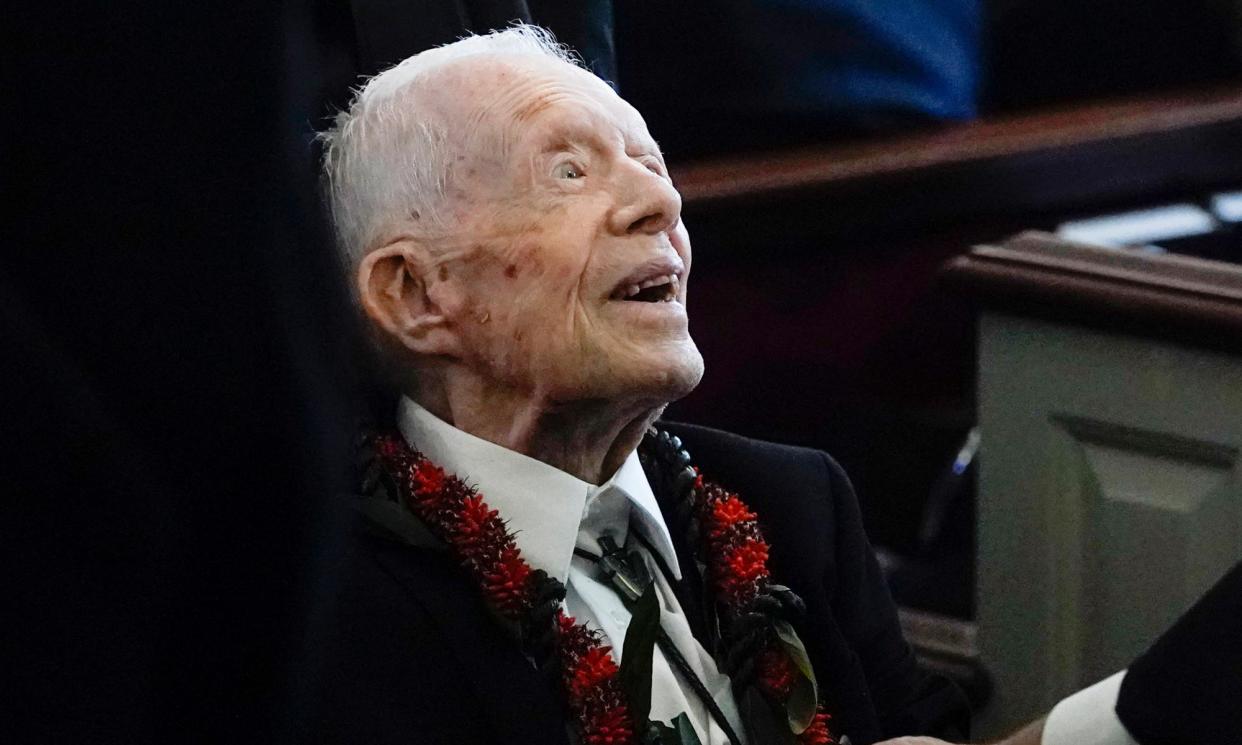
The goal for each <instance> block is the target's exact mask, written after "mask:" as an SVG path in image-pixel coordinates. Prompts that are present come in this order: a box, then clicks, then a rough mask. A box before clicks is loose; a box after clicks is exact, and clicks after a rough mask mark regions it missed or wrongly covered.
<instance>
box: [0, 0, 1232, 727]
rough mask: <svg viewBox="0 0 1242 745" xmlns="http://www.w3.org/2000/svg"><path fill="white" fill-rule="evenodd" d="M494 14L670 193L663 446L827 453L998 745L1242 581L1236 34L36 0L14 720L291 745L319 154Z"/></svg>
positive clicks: (326, 446) (10, 393)
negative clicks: (605, 97) (1199, 600)
mask: <svg viewBox="0 0 1242 745" xmlns="http://www.w3.org/2000/svg"><path fill="white" fill-rule="evenodd" d="M514 20H524V21H528V22H534V23H539V24H541V25H545V26H547V27H548V28H550V29H551V30H552V31H553V32H554V33H555V34H556V35H557V37H558V38H559V39H561V40H562V41H564V42H565V43H567V44H569V45H571V46H572V47H574V48H575V49H577V50H578V51H579V53H580V54H581V55H582V56H583V58H584V60H585V61H586V62H587V63H588V64H589V66H590V67H591V68H592V69H593V70H594V71H595V72H596V73H597V74H599V75H600V76H601V77H603V78H604V79H605V80H608V81H609V82H611V83H612V84H613V85H614V87H616V88H617V90H618V91H619V92H620V94H621V95H622V96H623V97H625V98H626V99H628V100H629V101H631V102H632V103H634V104H635V106H636V107H637V108H638V109H639V110H640V111H641V112H642V113H643V114H644V115H645V117H646V118H647V121H648V123H649V125H650V128H651V130H652V133H653V134H654V136H655V137H656V139H657V140H658V141H659V142H660V143H661V145H662V147H663V149H664V151H665V154H666V156H667V159H668V162H669V164H670V167H671V170H672V173H673V177H674V180H675V182H676V183H677V185H678V186H679V188H680V190H681V192H682V195H683V197H684V200H685V211H684V218H685V221H686V223H687V224H688V226H689V229H690V232H691V235H692V238H693V242H694V247H695V283H694V292H693V296H692V302H693V313H692V314H691V317H692V322H691V324H692V332H693V335H694V337H695V339H696V341H697V342H698V344H699V346H700V348H701V350H702V351H703V354H704V356H705V358H706V361H707V365H708V374H707V377H706V378H705V380H704V382H703V384H702V386H701V387H700V388H699V389H698V390H697V391H696V392H695V393H694V394H692V395H691V396H690V397H688V398H687V399H685V400H683V401H681V402H679V403H677V404H675V405H674V406H673V407H671V408H670V410H669V413H668V416H669V417H670V418H675V419H681V420H685V421H691V422H695V423H701V424H706V425H711V426H716V427H721V428H725V429H730V430H734V431H737V432H740V433H743V434H747V435H750V436H755V437H761V438H766V439H772V440H777V441H781V442H788V443H796V444H803V445H808V446H812V447H816V448H821V449H824V450H827V451H828V452H830V453H831V454H832V455H833V456H834V457H836V458H837V459H838V460H839V461H840V462H841V463H842V464H843V465H844V467H845V468H846V470H847V472H848V473H849V474H850V475H851V477H852V478H853V480H854V482H855V486H856V487H857V491H858V494H859V497H860V500H861V502H862V508H863V512H864V518H865V521H866V524H867V528H868V530H869V532H870V535H871V537H872V540H873V542H874V544H875V545H876V548H877V550H878V551H879V553H880V555H881V559H882V563H883V565H884V567H885V570H886V572H887V573H888V575H889V579H890V582H891V584H892V587H893V591H894V595H895V596H896V599H897V601H898V603H899V604H900V605H901V606H902V608H903V621H904V622H905V623H906V624H907V629H908V631H909V632H910V634H911V637H912V639H913V640H914V642H915V644H916V646H917V647H918V649H919V651H920V654H921V656H922V659H923V661H924V663H925V664H927V665H929V666H932V667H936V668H938V669H941V670H943V671H946V672H948V673H950V674H952V675H953V676H954V677H956V678H957V679H958V680H959V681H960V682H961V683H962V684H963V686H964V687H965V688H966V689H967V690H968V692H969V693H970V694H971V695H972V697H973V698H974V700H975V701H976V703H977V704H978V705H979V706H980V707H981V709H982V710H983V711H984V712H985V713H984V716H983V718H982V720H981V721H982V722H983V728H982V729H983V731H984V732H988V731H990V730H999V729H1001V728H1004V727H1006V726H1008V725H1010V724H1015V723H1017V722H1019V721H1020V720H1022V719H1023V718H1026V717H1028V716H1030V715H1033V714H1035V713H1037V712H1039V711H1040V710H1041V709H1040V707H1041V706H1042V707H1044V708H1046V706H1047V705H1048V704H1050V703H1052V702H1055V700H1056V699H1057V697H1058V696H1059V695H1064V694H1065V693H1068V692H1069V691H1070V690H1073V689H1074V688H1077V687H1078V686H1079V685H1082V684H1085V683H1089V682H1091V680H1089V679H1088V678H1089V676H1090V675H1093V674H1095V673H1096V672H1099V670H1097V668H1100V669H1105V668H1107V665H1109V664H1113V663H1114V662H1117V661H1120V662H1121V663H1122V664H1124V661H1125V660H1126V659H1128V657H1127V655H1130V656H1132V655H1133V654H1134V653H1136V652H1137V651H1139V650H1141V649H1142V647H1143V644H1144V643H1145V642H1146V641H1150V638H1151V634H1152V633H1153V632H1154V631H1158V630H1159V629H1160V628H1163V626H1164V625H1166V624H1167V622H1168V620H1171V618H1173V617H1176V613H1177V612H1178V610H1179V609H1180V608H1182V607H1185V605H1186V604H1188V603H1189V602H1190V600H1192V599H1193V597H1195V596H1196V595H1197V594H1198V592H1200V591H1202V590H1203V589H1204V588H1206V586H1207V584H1209V583H1210V580H1211V579H1213V578H1214V577H1215V576H1216V575H1217V574H1218V573H1219V572H1220V571H1223V569H1224V567H1225V566H1227V563H1225V562H1226V560H1228V561H1229V563H1231V562H1232V561H1235V560H1236V557H1237V556H1239V555H1242V507H1240V505H1242V498H1239V487H1238V483H1239V482H1238V470H1237V465H1236V462H1237V461H1236V455H1237V451H1238V448H1239V444H1240V442H1242V437H1240V436H1239V432H1238V425H1236V424H1233V423H1231V422H1230V421H1229V418H1228V416H1227V414H1228V412H1229V411H1231V407H1232V406H1233V405H1234V404H1235V403H1242V401H1238V398H1237V390H1238V389H1237V388H1235V387H1233V384H1234V382H1235V381H1236V382H1240V383H1242V378H1239V377H1237V376H1238V372H1237V368H1236V367H1235V365H1234V363H1235V355H1236V353H1237V352H1238V351H1239V349H1242V346H1239V344H1238V337H1239V327H1240V326H1242V323H1240V322H1239V321H1238V320H1237V319H1238V318H1239V317H1242V311H1239V307H1238V306H1239V303H1242V289H1240V288H1242V283H1240V282H1239V281H1238V279H1237V275H1236V271H1237V270H1236V269H1234V268H1233V265H1234V264H1236V262H1237V261H1238V260H1239V259H1240V258H1242V242H1240V241H1239V235H1240V233H1239V231H1240V229H1239V227H1238V225H1239V220H1240V219H1242V4H1240V3H1238V2H1236V0H1184V1H1182V2H1177V3H1171V2H1159V1H1157V0H1129V2H1124V3H1123V2H1118V1H1115V0H1089V1H1079V2H1072V3H1071V2H1056V1H1052V0H1045V1H1043V2H1039V1H1033V0H990V1H987V0H937V1H936V2H930V1H925V2H918V1H917V0H886V1H884V2H875V1H874V0H873V1H870V2H865V1H864V0H717V1H715V2H703V1H700V0H687V1H685V2H676V3H670V2H655V1H652V0H630V1H627V2H623V1H621V0H617V1H615V2H614V1H613V0H577V1H575V2H569V1H567V0H565V1H561V2H556V1H554V0H456V1H445V2H429V1H425V0H409V1H408V2H397V1H393V0H352V1H350V0H340V1H339V2H310V3H302V4H297V3H290V4H285V5H275V6H273V7H270V8H269V7H254V6H253V5H252V4H245V3H228V2H226V3H222V4H213V6H212V7H210V8H190V7H178V8H171V7H167V6H165V5H162V4H154V3H144V2H122V3H119V4H110V5H109V7H107V8H89V7H82V6H79V5H73V6H67V5H66V6H58V5H57V4H55V3H52V4H44V5H42V6H41V7H39V8H33V7H25V8H23V9H21V11H20V12H15V13H14V14H13V21H14V22H13V23H12V24H6V25H8V28H7V29H6V31H5V32H4V33H5V34H6V36H8V37H9V39H8V40H7V41H6V43H5V44H4V59H5V64H4V72H5V91H6V96H5V99H6V101H7V102H8V104H9V105H8V107H7V111H6V114H7V115H6V117H5V119H6V125H7V126H6V129H7V130H8V133H9V136H7V137H5V138H3V141H2V142H0V147H3V150H2V151H0V152H3V158H2V159H0V162H2V163H4V168H3V173H4V181H3V188H4V196H5V201H6V203H7V204H8V205H9V206H10V207H11V210H10V211H9V217H8V218H6V225H7V227H6V228H5V231H4V235H5V238H6V244H7V245H6V251H5V256H4V258H3V264H2V265H0V268H2V270H3V274H2V275H0V312H2V317H3V319H4V321H5V323H4V333H5V336H6V337H8V338H7V339H6V341H7V342H8V344H6V349H10V350H15V352H14V353H10V354H6V355H5V357H6V360H5V362H4V363H2V364H3V369H4V370H5V380H6V386H5V387H6V391H5V394H4V395H5V399H4V410H3V412H0V413H2V415H3V416H2V419H3V425H2V426H3V435H4V445H5V451H4V452H5V453H8V454H9V455H7V456H6V458H5V459H4V460H5V463H4V468H5V471H6V475H5V478H6V481H7V482H8V483H9V484H10V489H8V490H7V499H6V505H5V507H6V511H11V512H12V516H11V519H6V520H5V521H4V525H3V526H2V527H0V530H3V531H4V539H5V540H4V550H5V551H6V552H9V554H10V556H9V558H8V559H6V563H7V565H8V566H10V567H13V568H14V569H15V571H14V572H13V574H12V575H11V577H10V579H11V580H12V581H13V582H14V586H13V588H12V589H11V591H10V593H9V597H10V598H11V599H12V602H11V603H10V604H9V608H8V610H7V611H6V614H7V615H8V616H9V618H8V619H7V620H8V621H9V622H10V623H11V624H12V630H11V631H10V632H8V633H5V634H4V640H3V643H4V644H5V645H7V646H8V647H9V650H8V651H9V652H10V653H11V654H12V655H14V657H15V659H18V660H24V661H25V662H26V663H27V664H26V665H24V666H19V665H17V664H16V663H15V664H14V665H13V666H12V667H13V669H17V670H21V671H24V672H23V673H21V674H19V676H18V677H17V679H16V681H14V683H13V690H12V691H11V693H12V694H13V696H14V698H13V699H12V700H14V701H17V702H20V704H21V705H20V706H16V707H15V710H16V711H18V712H19V715H18V716H17V717H16V718H15V719H14V720H13V721H11V722H9V723H8V726H16V727H17V728H18V729H19V730H20V729H22V728H23V727H30V728H31V730H32V731H37V732H40V733H41V734H42V735H43V737H42V738H41V739H38V740H34V741H45V742H52V741H60V739H67V738H70V737H71V736H72V735H73V734H75V733H77V732H80V731H82V728H84V727H88V726H89V727H93V728H94V729H93V732H94V735H95V737H94V738H93V741H111V740H117V741H121V740H124V741H130V742H132V741H145V740H147V739H150V740H151V741H161V742H167V741H169V738H170V733H178V734H179V736H177V737H172V738H171V739H173V740H175V741H193V740H199V739H201V740H203V741H214V740H216V739H218V738H219V737H223V736H230V737H235V738H236V737H241V738H242V739H260V740H263V741H265V742H277V741H282V740H286V739H291V738H294V733H295V732H296V731H297V727H296V724H295V723H296V722H297V720H298V718H299V716H300V714H299V712H300V711H301V709H300V708H299V707H301V706H304V705H305V701H304V699H303V698H302V696H303V693H304V692H303V691H301V690H300V688H299V684H298V681H299V680H301V679H302V678H303V677H304V676H303V675H301V674H300V672H305V669H307V668H306V666H309V667H312V668H313V657H314V655H313V648H314V636H315V633H316V624H317V623H318V622H319V620H320V615H321V613H322V612H323V608H322V605H323V602H324V601H323V598H324V597H326V596H330V593H331V588H332V560H333V557H334V556H335V555H337V554H336V552H338V551H339V550H340V547H339V545H338V543H339V540H338V539H337V534H336V532H335V530H334V528H335V527H336V526H337V524H338V522H337V521H338V520H339V519H340V515H339V513H338V510H337V505H336V495H337V494H339V493H340V492H343V491H345V490H346V489H347V488H348V485H347V483H346V480H345V473H344V469H343V464H342V463H341V459H340V454H341V453H342V452H347V450H348V441H349V438H350V436H351V429H352V422H353V412H354V411H355V409H356V394H355V393H354V392H353V391H354V383H355V381H356V378H357V377H358V375H357V370H356V369H354V367H355V366H354V365H352V364H351V363H350V362H349V360H351V359H352V358H353V357H354V351H353V347H352V344H353V341H352V336H353V329H352V327H351V325H350V324H349V322H348V321H347V320H346V319H347V318H348V313H347V312H346V311H345V310H344V304H343V302H342V299H341V298H340V292H339V288H338V287H336V275H335V274H333V271H334V269H333V261H334V260H335V259H334V257H333V254H332V251H331V248H330V244H329V242H328V238H327V235H328V232H327V230H326V229H325V226H324V223H323V215H322V213H321V208H320V204H319V202H318V200H317V197H316V195H315V179H316V170H317V164H316V158H317V152H316V146H315V143H314V133H315V132H316V131H318V130H322V129H324V128H325V127H326V126H327V125H328V122H329V120H330V117H331V115H332V113H333V112H334V111H336V110H337V109H339V108H341V107H343V106H344V105H345V104H346V102H347V101H348V99H349V96H350V87H351V86H353V85H356V84H357V83H358V81H359V79H360V76H365V75H369V74H373V73H375V72H377V71H379V70H381V69H384V68H385V67H387V66H389V65H391V64H393V63H395V62H397V61H399V60H400V59H403V58H404V57H406V56H408V55H410V54H413V53H415V52H417V51H420V50H422V49H426V48H428V47H430V46H434V45H437V44H442V43H446V42H448V41H452V40H453V39H455V38H457V37H458V36H460V35H462V34H464V33H467V32H471V31H476V32H479V31H485V30H488V29H490V28H497V27H502V26H504V25H506V24H508V23H509V22H511V21H514ZM1031 230H1035V231H1041V233H1042V234H1043V235H1041V236H1039V237H1036V238H1031V237H1030V236H1028V237H1027V238H1026V239H1023V240H1019V241H1017V242H1016V243H1015V242H1013V241H1011V240H1010V237H1011V236H1014V235H1016V234H1018V233H1021V232H1023V231H1031ZM1084 245H1089V246H1094V247H1095V248H1093V249H1088V248H1085V247H1084ZM974 246H983V247H985V250H983V252H982V253H980V252H979V251H978V250H976V251H975V252H974V253H970V252H971V249H972V247H974ZM989 246H990V247H993V249H994V250H992V251H991V252H989V251H988V250H986V247H989ZM955 257H956V258H957V261H956V262H955V263H951V262H952V261H953V260H954V259H955ZM1186 257H1190V258H1186ZM946 267H949V268H947V269H946ZM257 321H261V322H257ZM1091 355H1099V357H1098V360H1097V361H1096V362H1091V360H1096V358H1095V357H1092V356H1091ZM1062 362H1064V363H1067V364H1068V363H1071V362H1072V363H1076V364H1078V367H1073V366H1072V365H1071V366H1068V367H1067V366H1065V365H1062V366H1060V367H1058V366H1057V365H1058V364H1059V363H1062ZM1043 365H1047V367H1044V366H1043ZM1213 386H1217V388H1213ZM1076 397H1078V398H1076ZM1114 397H1115V398H1114ZM1080 399H1081V400H1080ZM1093 407H1094V408H1093ZM1066 422H1070V424H1066ZM1045 430H1046V431H1045ZM1032 433H1043V434H1040V435H1039V437H1035V438H1034V439H1025V440H1024V439H1023V437H1024V436H1026V435H1031V436H1032V437H1034V436H1033V435H1032ZM1041 438H1042V439H1041ZM1005 448H1008V449H1007V450H1006V449H1005ZM992 464H995V465H992ZM338 466H340V467H338ZM989 468H991V469H992V470H991V471H989V470H988V469H989ZM1127 479H1128V480H1127ZM1153 484H1154V485H1155V486H1152V485H1153ZM1136 494H1137V495H1140V497H1141V498H1139V497H1135V495H1136ZM1166 498H1168V499H1174V500H1175V501H1176V504H1175V505H1173V506H1172V507H1169V506H1168V505H1166V504H1164V503H1163V502H1161V500H1162V499H1166ZM1118 504H1121V505H1131V506H1133V509H1127V508H1125V507H1124V506H1123V507H1118V506H1117V505H1118ZM1153 505H1154V506H1153ZM1162 505H1163V506H1162ZM1166 508H1167V509H1166ZM1023 510H1027V511H1028V512H1023ZM1166 513H1167V514H1166ZM1168 515H1172V517H1168ZM1204 544H1206V545H1208V548H1204V547H1203V545H1204ZM1144 562H1147V563H1144ZM1140 575H1144V576H1147V577H1149V578H1150V577H1157V578H1158V581H1157V580H1151V582H1150V583H1149V584H1148V585H1146V586H1141V583H1137V580H1136V579H1135V578H1136V577H1138V576H1140ZM291 578H292V579H293V581H290V579H291ZM1126 578H1129V579H1130V580H1134V581H1133V582H1131V584H1130V585H1127V584H1126V581H1129V580H1127V579H1126ZM1123 580H1125V581H1123ZM1118 587H1122V588H1124V591H1122V590H1119V589H1118ZM1110 588H1111V589H1110ZM1145 588H1146V589H1145ZM1018 598H1021V600H1019V599H1018ZM1095 600H1098V601H1099V602H1098V603H1095V602H1094V601H1095ZM1153 608H1157V610H1152V609H1153ZM1140 616H1146V618H1145V620H1142V621H1141V622H1137V621H1135V620H1134V619H1135V618H1137V617H1140ZM1136 624H1137V625H1136ZM1088 627H1090V628H1093V629H1105V631H1100V632H1098V633H1097V632H1095V631H1091V632H1087V631H1083V629H1085V628H1088ZM1113 632H1115V633H1113ZM1039 634H1047V635H1049V636H1039ZM1092 634H1096V636H1092ZM1110 634H1111V635H1110ZM1091 650H1106V651H1107V653H1106V654H1105V653H1102V654H1101V656H1100V657H1099V659H1095V658H1093V656H1092V654H1091ZM1104 671H1105V672H1107V670H1106V669H1105V670H1104ZM308 674H309V673H308ZM1023 675H1027V676H1028V677H1029V679H1024V678H1023V677H1022V676H1023ZM1032 681H1037V682H1032ZM136 702H145V703H143V704H142V705H139V704H138V703H136ZM220 712H229V715H228V716H221V715H220ZM101 722H106V724H101ZM189 722H194V723H197V726H196V727H195V728H192V729H193V731H192V732H191V733H190V734H187V733H186V732H187V731H186V730H185V729H184V728H185V726H186V724H187V723H189ZM255 733H262V736H261V737H257V738H256V737H252V736H253V735H255ZM9 741H14V740H9Z"/></svg>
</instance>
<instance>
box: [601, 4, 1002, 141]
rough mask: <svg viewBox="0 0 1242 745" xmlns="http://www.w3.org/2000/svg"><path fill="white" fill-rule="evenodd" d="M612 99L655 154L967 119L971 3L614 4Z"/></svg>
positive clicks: (972, 76) (976, 48)
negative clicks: (647, 137)
mask: <svg viewBox="0 0 1242 745" xmlns="http://www.w3.org/2000/svg"><path fill="white" fill-rule="evenodd" d="M616 14H617V61H618V71H619V73H618V74H619V75H620V85H621V93H622V95H623V96H624V97H625V98H626V99H627V100H629V101H630V102H631V103H633V104H634V105H635V106H636V107H637V108H638V110H639V111H642V112H643V114H644V116H646V117H647V121H648V124H649V125H650V127H651V131H652V133H653V134H654V135H655V137H656V139H657V140H659V141H660V143H661V146H662V147H663V148H664V150H665V152H666V154H669V155H670V156H671V157H672V158H674V159H677V160H681V159H684V158H685V157H686V156H695V155H705V154H716V153H721V152H729V151H740V150H761V149H768V148H772V147H780V146H787V145H792V144H797V143H806V142H825V141H830V140H833V139H841V138H842V137H857V136H860V135H877V134H885V133H891V132H895V131H901V130H905V129H910V128H913V127H918V126H920V125H922V126H926V125H929V124H935V123H938V122H952V121H962V120H967V119H971V118H973V117H974V115H975V96H976V88H977V87H978V82H979V73H980V70H979V55H980V43H981V41H980V26H981V23H982V19H981V14H982V10H981V7H980V0H936V2H894V1H893V0H887V1H885V2H873V1H868V0H725V1H723V2H720V1H716V0H690V1H689V2H676V3H671V2H664V1H662V0H637V1H635V2H626V3H618V4H617V6H616Z"/></svg>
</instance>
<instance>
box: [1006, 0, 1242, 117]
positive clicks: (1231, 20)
mask: <svg viewBox="0 0 1242 745" xmlns="http://www.w3.org/2000/svg"><path fill="white" fill-rule="evenodd" d="M989 5H990V7H989V15H990V20H989V24H988V26H989V30H988V51H987V60H988V69H989V75H988V78H989V79H988V85H987V91H986V94H985V97H986V106H987V108H988V109H990V110H997V111H1009V110H1015V109H1024V108H1031V107H1034V106H1044V105H1050V104H1064V103H1072V102H1077V101H1085V100H1092V99H1101V98H1116V97H1121V96H1129V95H1134V94H1139V93H1144V92H1150V91H1159V90H1171V89H1177V88H1182V89H1185V88H1197V87H1199V88H1201V87H1205V86H1212V85H1220V84H1223V83H1225V82H1227V81H1236V80H1238V79H1239V77H1242V5H1240V4H1238V3H1236V2H1234V1H1233V0H1179V1H1178V2H1167V0H1085V1H1083V0H1077V1H1074V2H1068V1H1067V0H1059V1H1058V2H1048V1H1047V0H991V2H990V4H989Z"/></svg>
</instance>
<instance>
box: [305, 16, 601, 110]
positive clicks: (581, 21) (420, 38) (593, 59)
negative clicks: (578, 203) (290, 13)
mask: <svg viewBox="0 0 1242 745" xmlns="http://www.w3.org/2000/svg"><path fill="white" fill-rule="evenodd" d="M314 5H315V9H316V14H317V18H318V22H317V27H318V29H319V40H320V43H321V45H322V47H323V49H324V50H325V51H326V56H325V58H326V60H327V63H328V65H327V69H326V70H325V73H326V74H325V75H324V77H323V78H322V79H321V83H322V87H321V96H322V98H323V99H324V101H325V102H326V105H325V106H324V113H331V112H334V111H337V110H340V109H341V108H343V107H344V106H345V105H346V104H347V103H349V98H350V96H349V89H350V87H351V86H356V85H357V84H358V80H359V78H360V77H361V76H366V77H369V76H371V75H374V74H376V73H377V72H380V71H381V70H384V69H385V68H388V67H390V66H392V65H394V64H396V63H397V62H400V61H401V60H403V59H405V58H406V57H409V56H410V55H411V54H414V53H415V52H419V51H422V50H424V49H430V48H431V47H435V46H440V45H441V44H447V43H449V42H451V41H455V40H457V39H458V38H460V37H462V36H463V35H465V34H467V33H483V32H486V31H490V30H492V29H498V28H504V27H505V26H508V25H509V24H510V23H512V22H513V21H523V22H526V23H534V24H538V25H540V26H543V27H544V28H547V29H549V30H550V31H552V33H553V34H555V35H556V38H557V40H558V41H560V42H561V43H563V44H567V45H569V47H570V48H572V49H574V50H575V51H577V52H578V54H579V55H581V56H582V59H583V61H585V62H586V63H587V65H588V67H590V68H591V70H592V71H593V72H594V73H595V74H596V75H598V76H600V77H601V78H603V79H604V80H607V81H609V82H610V83H612V82H615V81H616V77H617V71H616V53H615V50H614V41H613V27H614V23H613V0H408V2H393V0H314ZM321 128H322V127H321Z"/></svg>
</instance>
